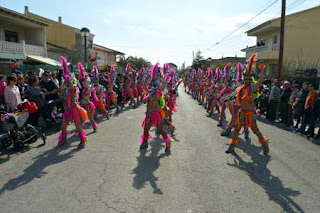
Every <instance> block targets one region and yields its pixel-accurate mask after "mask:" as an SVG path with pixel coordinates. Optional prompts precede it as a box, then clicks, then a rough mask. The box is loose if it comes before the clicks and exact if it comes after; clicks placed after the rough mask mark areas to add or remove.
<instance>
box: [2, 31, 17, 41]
mask: <svg viewBox="0 0 320 213" xmlns="http://www.w3.org/2000/svg"><path fill="white" fill-rule="evenodd" d="M4 34H5V41H8V42H16V43H19V37H18V33H17V32H12V31H9V30H5V31H4Z"/></svg>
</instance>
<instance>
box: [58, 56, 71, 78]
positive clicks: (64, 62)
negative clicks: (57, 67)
mask: <svg viewBox="0 0 320 213" xmlns="http://www.w3.org/2000/svg"><path fill="white" fill-rule="evenodd" d="M60 61H61V67H62V71H63V76H64V77H67V76H69V71H68V65H67V59H66V58H65V57H63V56H61V57H60ZM69 77H70V76H69Z"/></svg>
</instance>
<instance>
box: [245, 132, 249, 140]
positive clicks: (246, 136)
mask: <svg viewBox="0 0 320 213" xmlns="http://www.w3.org/2000/svg"><path fill="white" fill-rule="evenodd" d="M244 138H245V139H249V131H245V132H244Z"/></svg>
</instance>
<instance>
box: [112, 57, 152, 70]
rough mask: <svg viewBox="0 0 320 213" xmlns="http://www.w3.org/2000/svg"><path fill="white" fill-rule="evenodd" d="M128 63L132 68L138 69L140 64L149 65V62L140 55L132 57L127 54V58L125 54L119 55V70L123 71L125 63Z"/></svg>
mask: <svg viewBox="0 0 320 213" xmlns="http://www.w3.org/2000/svg"><path fill="white" fill-rule="evenodd" d="M128 63H130V66H131V68H132V69H134V70H139V69H140V68H141V67H142V66H145V67H147V66H149V65H150V62H149V61H147V60H146V59H144V58H142V57H139V58H138V57H133V56H128V57H127V58H126V57H125V56H119V57H118V62H117V64H118V69H119V70H120V71H124V70H125V69H126V66H127V64H128Z"/></svg>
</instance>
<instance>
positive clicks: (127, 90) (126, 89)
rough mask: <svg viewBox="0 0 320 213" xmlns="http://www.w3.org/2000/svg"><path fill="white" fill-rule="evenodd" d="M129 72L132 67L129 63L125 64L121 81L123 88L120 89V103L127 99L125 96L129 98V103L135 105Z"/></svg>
mask: <svg viewBox="0 0 320 213" xmlns="http://www.w3.org/2000/svg"><path fill="white" fill-rule="evenodd" d="M130 72H132V69H131V67H130V63H128V64H127V68H126V74H125V77H124V80H123V81H124V82H123V90H122V104H123V105H124V104H125V103H126V101H127V98H130V104H132V103H133V105H134V106H135V105H136V101H135V100H134V94H133V90H132V89H131V85H132V82H131V79H130Z"/></svg>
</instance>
